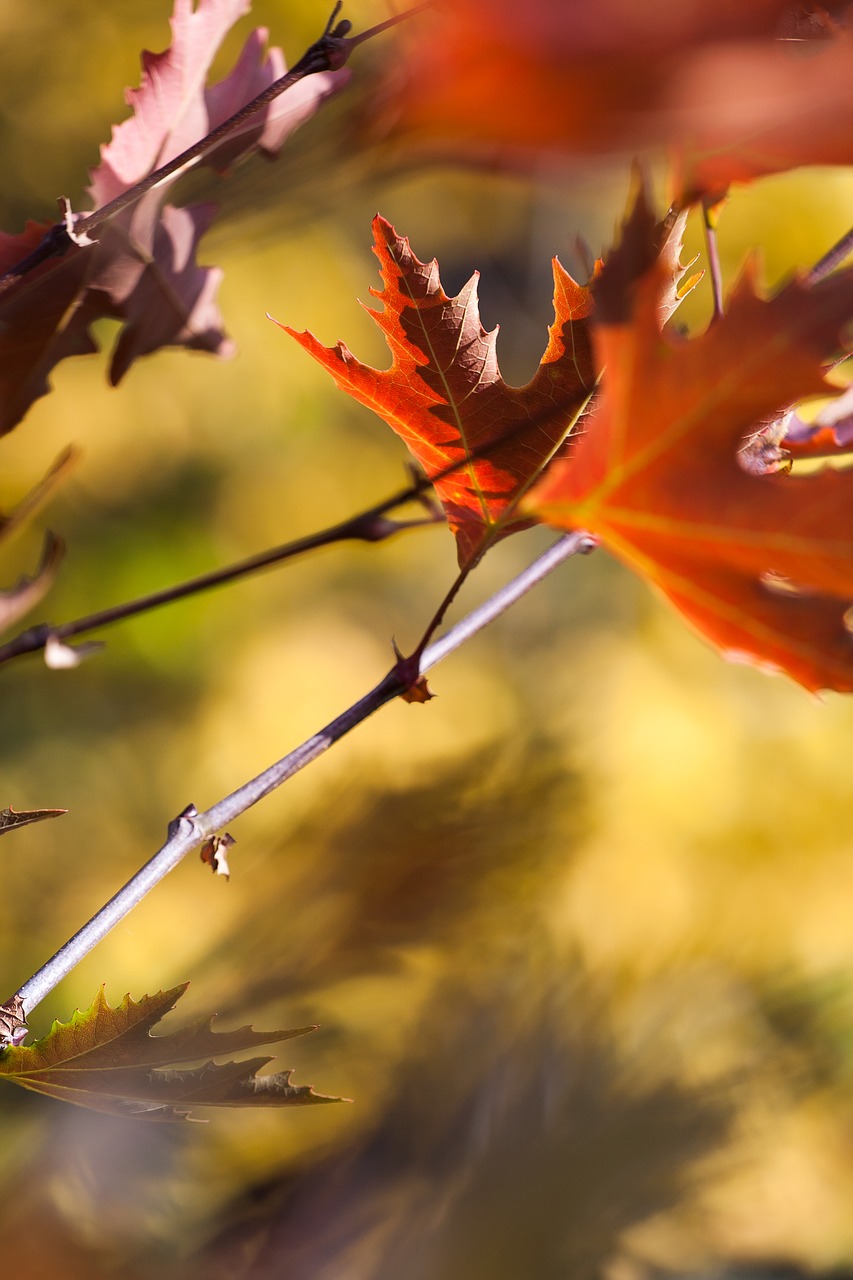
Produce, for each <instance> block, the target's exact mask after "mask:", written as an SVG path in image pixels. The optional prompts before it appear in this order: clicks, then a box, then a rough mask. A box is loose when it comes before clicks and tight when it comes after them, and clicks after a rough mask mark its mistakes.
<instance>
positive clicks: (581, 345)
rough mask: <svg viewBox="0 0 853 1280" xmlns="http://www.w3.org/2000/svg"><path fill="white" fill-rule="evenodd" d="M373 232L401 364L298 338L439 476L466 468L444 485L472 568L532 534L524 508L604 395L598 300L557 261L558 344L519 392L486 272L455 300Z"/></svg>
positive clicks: (428, 270) (396, 245) (389, 232)
mask: <svg viewBox="0 0 853 1280" xmlns="http://www.w3.org/2000/svg"><path fill="white" fill-rule="evenodd" d="M373 229H374V236H375V245H374V253H375V254H376V256H377V257H378V258H379V261H380V263H381V264H382V279H383V282H384V289H382V290H381V291H379V290H375V289H372V290H371V293H372V294H373V296H374V297H375V298H378V299H379V301H380V302H381V303H382V304H383V307H384V310H382V311H379V310H374V309H372V308H368V314H369V315H370V316H372V318H373V319H374V320H375V322H376V324H377V325H378V326H379V328H380V329H381V330H382V332H383V333H384V335H385V338H386V341H387V343H388V346H389V348H390V350H391V353H392V356H393V360H392V364H391V367H390V368H389V369H387V370H378V369H372V368H370V367H369V366H368V365H364V364H362V363H361V362H360V361H359V360H357V359H356V358H355V356H353V355H352V353H351V352H350V351H349V350H348V348H347V347H346V346H344V344H343V343H342V342H340V343H338V345H337V346H336V347H324V346H322V345H321V343H319V342H318V341H317V339H316V338H315V337H314V336H313V335H312V334H310V333H297V332H295V331H294V330H293V329H290V328H288V329H286V332H288V333H290V334H292V336H293V337H294V338H296V341H297V342H298V343H299V344H300V345H301V346H302V347H304V348H305V350H306V351H309V352H310V353H311V355H313V356H314V358H315V359H316V360H318V361H319V362H320V364H322V365H323V367H324V368H325V369H328V370H329V372H330V373H331V375H332V377H333V378H334V379H335V381H336V383H337V384H338V386H339V387H341V388H342V389H343V390H345V391H347V392H349V394H350V395H352V396H354V397H355V399H356V400H359V401H361V403H362V404H366V405H367V406H368V407H369V408H371V409H373V410H374V411H375V412H376V413H378V414H379V415H380V417H382V418H384V419H385V421H386V422H387V423H388V425H389V426H390V427H392V428H393V430H394V431H396V433H397V434H398V435H399V436H400V437H401V439H402V440H403V441H404V442H405V444H406V446H407V447H408V449H409V450H410V452H411V453H412V454H413V456H414V457H415V459H416V460H417V461H418V463H420V465H421V466H422V467H423V469H424V471H425V472H426V474H427V475H428V476H431V477H433V476H436V475H439V474H440V473H441V472H443V471H445V470H447V468H448V467H452V466H454V464H456V465H458V470H454V471H453V472H452V474H450V475H447V476H445V477H444V478H443V479H438V480H436V482H435V489H436V492H437V494H438V497H439V499H440V501H441V503H442V506H443V507H444V510H445V512H446V513H447V519H448V523H449V525H450V527H451V529H452V531H453V532H454V534H455V535H456V541H457V548H458V554H459V562H460V564H461V565H463V566H465V565H468V564H470V563H471V562H472V561H473V560H475V559H476V558H477V556H478V554H480V552H481V551H482V549H483V547H484V545H486V543H487V542H488V541H489V540H491V539H493V538H494V537H496V536H501V537H502V536H504V535H505V534H507V533H511V532H514V531H515V530H517V529H521V528H525V527H527V525H528V524H529V521H525V520H519V519H517V518H514V517H513V507H514V504H515V503H516V501H517V499H518V497H519V495H520V493H522V492H523V490H524V489H525V488H526V487H527V486H528V485H529V484H530V483H531V481H532V480H533V478H534V477H535V476H536V475H538V473H539V471H540V470H541V469H542V467H544V466H545V464H546V463H547V462H548V461H549V460H550V459H551V457H552V456H553V454H554V452H555V450H557V449H558V448H559V446H560V445H561V443H562V441H563V440H564V437H565V436H566V434H567V432H568V431H569V430H570V429H571V428H572V426H573V424H574V422H575V420H576V419H577V416H578V415H579V413H580V412H581V411H582V410H583V408H584V406H585V405H586V404H587V402H588V400H589V398H590V396H591V394H592V392H593V389H594V386H595V377H594V373H593V368H592V362H591V355H590V344H589V336H588V331H587V325H586V317H587V316H588V315H589V312H590V310H591V306H592V301H591V295H590V292H589V290H588V289H585V288H582V287H581V286H580V285H578V284H576V283H575V281H574V280H573V279H572V278H571V276H570V275H568V273H567V272H566V271H564V270H563V268H562V267H561V266H560V264H559V262H558V261H557V260H556V259H555V260H554V312H555V319H554V322H553V324H552V325H551V328H550V330H549V341H548V347H547V349H546V351H545V354H544V356H543V357H542V362H541V364H540V366H539V369H538V370H537V372H536V374H535V375H534V377H533V379H532V380H531V381H530V382H529V383H528V384H527V385H526V386H524V387H510V386H507V384H506V383H505V382H504V381H503V379H502V377H501V375H500V370H499V369H498V362H497V354H496V349H495V345H496V339H497V330H496V329H495V330H493V331H492V332H491V333H486V331H485V330H484V329H483V327H482V325H481V323H480V316H479V311H478V306H477V276H476V275H475V276H473V277H472V278H471V280H469V281H468V283H467V284H466V285H465V287H464V288H463V289H462V291H461V292H460V293H459V294H458V296H457V297H455V298H448V296H447V294H446V293H445V292H444V290H443V289H442V287H441V281H440V279H439V274H438V264H437V263H436V262H435V260H433V261H432V262H430V263H423V262H420V261H419V259H418V258H416V257H415V255H414V253H413V252H412V250H411V247H410V245H409V242H408V240H406V239H403V238H402V237H401V236H398V235H397V233H396V231H395V230H394V228H393V227H392V226H391V225H390V223H388V222H386V221H385V219H384V218H379V217H377V218H376V219H374V223H373ZM281 327H282V328H285V326H283V325H282V326H281Z"/></svg>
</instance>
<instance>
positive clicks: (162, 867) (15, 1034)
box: [0, 532, 596, 1047]
mask: <svg viewBox="0 0 853 1280" xmlns="http://www.w3.org/2000/svg"><path fill="white" fill-rule="evenodd" d="M595 545H596V544H595V540H594V538H592V537H591V536H590V535H589V534H587V533H583V532H576V533H571V534H566V535H565V536H564V537H562V538H560V539H559V540H558V541H557V542H555V543H553V544H552V546H551V547H549V548H548V550H547V551H545V552H544V553H543V554H542V555H541V556H539V557H538V558H537V559H536V560H534V561H533V563H532V564H530V565H529V566H528V567H527V568H526V569H525V570H523V571H522V572H521V573H520V574H518V576H517V577H515V578H513V579H512V581H510V582H509V583H507V584H506V586H504V587H502V588H501V590H500V591H498V592H496V593H495V595H493V596H491V597H490V598H489V599H488V600H487V601H485V603H484V604H482V605H480V606H479V608H477V609H474V610H473V611H472V612H471V613H469V614H468V615H467V616H466V617H465V618H463V619H462V621H461V622H458V623H457V624H456V626H454V627H452V628H451V629H450V630H449V631H448V632H447V634H446V635H444V636H442V637H441V638H440V639H438V640H436V641H435V642H434V643H433V644H431V645H430V646H429V647H428V648H427V649H425V650H424V652H423V653H422V654H421V656H420V662H419V665H418V671H417V672H416V673H414V676H413V674H412V672H411V670H410V665H409V664H408V659H405V658H403V659H401V660H400V661H399V662H397V663H396V664H395V665H394V666H393V667H392V668H391V670H390V671H389V672H388V673H387V674H386V675H385V676H384V677H383V679H382V680H380V681H379V683H378V684H377V685H376V686H375V687H374V688H373V689H371V690H370V691H369V692H368V693H366V694H365V695H364V697H363V698H360V699H359V700H358V701H357V702H356V703H354V704H353V705H352V706H351V707H349V708H348V709H347V710H346V711H344V712H343V713H342V714H341V715H339V716H338V717H337V718H336V719H334V720H333V721H332V722H331V723H330V724H328V725H326V726H325V728H323V729H321V730H320V731H319V732H318V733H315V734H314V735H313V736H312V737H310V738H308V739H307V740H306V741H305V742H303V743H302V744H301V745H300V746H298V747H296V748H295V749H294V750H293V751H290V752H288V753H287V755H285V756H282V758H281V759H280V760H277V761H276V762H275V764H272V765H270V767H269V768H268V769H265V770H264V771H263V772H262V773H260V774H258V775H257V776H256V777H254V778H250V779H249V781H248V782H245V783H244V784H243V785H242V786H241V787H238V788H237V790H236V791H233V792H231V794H230V795H228V796H225V797H224V798H223V799H222V800H220V801H218V802H217V803H216V804H214V805H213V806H212V807H211V808H209V809H207V810H206V811H205V812H204V813H199V812H198V810H197V809H196V807H195V806H194V805H188V806H187V808H186V809H185V810H184V811H183V813H181V814H179V815H178V817H177V818H175V819H174V820H173V821H172V822H171V823H170V824H169V831H168V838H167V840H166V843H165V844H164V845H163V846H162V847H161V848H160V849H158V851H157V852H156V853H155V854H154V856H153V857H152V858H151V859H150V860H149V861H148V862H147V863H146V864H145V866H144V867H142V868H141V870H139V871H138V872H137V873H136V875H135V876H133V877H132V879H130V880H129V881H128V882H127V884H126V885H124V887H123V888H121V889H120V890H119V891H118V893H116V894H115V895H114V897H112V898H111V899H110V900H109V902H107V903H106V905H105V906H103V907H102V908H101V910H100V911H98V912H97V913H96V915H94V916H93V917H92V919H91V920H90V921H89V922H88V924H85V925H84V926H83V928H82V929H80V930H79V931H78V932H77V933H76V934H75V935H74V937H73V938H71V939H69V941H68V942H66V943H65V945H64V946H63V947H61V948H60V949H59V951H57V953H56V955H54V956H53V957H52V958H51V959H50V960H48V962H47V963H46V964H45V965H43V966H42V968H41V969H39V970H38V971H37V972H36V973H34V974H33V975H32V977H31V978H29V979H28V980H27V981H26V982H25V983H24V984H23V986H22V987H20V988H19V990H18V991H17V992H16V993H15V995H14V996H12V997H10V999H9V1000H7V1001H6V1003H5V1004H4V1005H0V1047H2V1046H3V1045H8V1044H11V1043H18V1042H20V1041H21V1040H22V1039H23V1038H24V1037H25V1036H26V1027H25V1025H24V1023H25V1019H26V1017H27V1016H28V1014H29V1013H31V1012H32V1010H33V1009H34V1008H35V1007H36V1005H38V1004H39V1003H40V1002H41V1001H42V1000H43V999H44V998H45V996H46V995H48V994H49V992H51V991H52V990H53V988H54V987H55V986H56V985H57V984H58V983H59V982H61V981H62V979H63V978H65V977H66V976H67V975H68V974H69V973H71V971H72V970H73V969H74V968H75V967H76V965H77V964H79V962H80V961H81V960H82V959H83V957H84V956H85V955H87V954H88V953H89V952H90V951H91V950H92V948H93V947H95V946H96V945H97V943H99V942H100V941H101V940H102V939H103V938H105V937H106V935H107V934H108V933H109V932H110V930H111V929H113V928H114V927H115V925H117V924H118V923H119V921H120V920H122V919H124V917H125V916H126V915H127V914H128V913H129V912H130V911H132V910H133V908H134V907H135V906H137V905H138V903H140V902H141V901H142V899H143V898H144V897H145V896H146V895H147V894H148V893H150V892H151V890H152V889H153V888H154V886H155V885H157V884H159V882H160V881H161V880H162V879H163V878H164V877H165V876H166V875H168V873H169V872H170V871H172V870H173V869H174V868H175V867H176V866H177V865H178V863H179V862H181V861H182V859H183V858H185V857H186V855H187V854H188V853H191V852H192V850H193V849H197V848H199V847H200V846H201V845H203V844H205V843H206V842H207V841H208V840H210V839H211V837H213V836H214V835H215V834H216V833H217V832H218V831H220V830H221V829H222V828H223V827H224V826H225V825H226V824H227V823H230V822H233V821H234V819H235V818H237V817H239V816H240V814H243V813H245V812H246V810H247V809H250V808H251V807H252V806H253V805H255V804H257V803H258V801H259V800H262V799H263V798H264V797H265V796H268V795H270V794H271V792H273V791H275V790H277V789H278V788H279V787H280V786H281V785H282V784H283V783H285V782H287V780H288V779H289V778H292V777H293V776H294V774H296V773H298V772H299V771H300V770H301V769H304V768H305V766H306V765H308V764H311V762H312V761H314V760H316V759H317V758H318V757H319V756H321V755H323V753H324V752H326V751H328V749H329V747H331V746H332V745H333V744H334V743H335V742H338V741H339V740H340V739H341V738H343V737H344V736H345V735H346V734H347V733H349V732H350V730H352V729H354V728H355V727H356V726H357V725H359V724H361V723H362V721H364V720H366V719H367V718H368V717H369V716H371V715H372V714H373V713H374V711H377V710H378V709H379V708H380V707H382V706H384V705H385V703H386V702H390V701H391V700H392V699H393V698H396V697H398V696H399V695H400V694H401V693H405V692H406V690H407V689H408V688H410V687H411V686H412V684H413V683H414V681H415V679H416V678H417V677H418V676H420V675H423V674H425V673H426V672H427V671H429V670H430V669H431V668H432V667H434V666H436V665H437V664H438V663H439V662H441V661H442V660H443V659H444V658H446V657H448V655H449V654H451V653H453V652H454V651H455V650H456V649H458V648H459V647H460V646H461V645H463V644H465V643H466V641H468V640H470V639H471V638H472V637H473V636H475V635H476V634H477V633H478V632H479V631H481V630H483V628H484V627H486V626H488V624H489V623H490V622H492V621H494V619H495V618H497V617H499V616H500V615H501V614H503V613H504V612H505V611H506V610H507V609H509V608H510V607H511V606H512V605H513V604H515V603H516V601H518V600H519V599H521V597H522V596H523V595H525V594H526V593H527V592H528V591H530V590H531V589H532V588H533V587H534V586H536V585H537V583H539V582H541V581H542V580H543V579H544V578H545V577H547V575H548V574H549V573H551V572H552V571H553V570H554V569H556V568H557V566H558V565H560V564H562V563H563V562H564V561H565V560H568V559H569V558H570V557H571V556H575V555H578V554H585V553H587V552H589V551H591V550H592V549H593V548H594V547H595ZM4 1011H5V1013H4ZM15 1017H17V1019H18V1022H17V1024H16V1023H15ZM16 1027H17V1029H16Z"/></svg>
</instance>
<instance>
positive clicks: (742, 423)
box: [524, 199, 853, 690]
mask: <svg viewBox="0 0 853 1280" xmlns="http://www.w3.org/2000/svg"><path fill="white" fill-rule="evenodd" d="M656 234H657V232H656V228H655V225H654V220H653V218H652V216H651V214H650V213H649V210H648V208H647V207H646V205H645V203H644V202H643V200H642V199H641V200H639V201H638V203H637V205H636V208H635V210H634V213H633V215H632V217H631V219H630V220H629V224H628V226H627V228H626V232H625V241H624V242H625V243H634V244H637V245H640V244H642V242H643V241H645V242H646V244H647V246H648V245H649V244H651V243H653V242H654V239H655V236H656ZM647 260H648V253H646V254H645V255H643V254H641V253H640V252H639V250H638V251H637V254H636V255H635V258H634V265H635V267H636V268H637V270H636V271H635V275H634V277H633V278H632V276H631V272H630V266H631V261H630V258H629V257H628V256H626V255H625V254H624V253H622V254H620V253H619V251H618V250H617V253H616V255H615V257H614V260H613V262H615V263H616V265H617V268H618V269H617V270H616V273H615V278H614V267H613V263H608V264H606V265H605V267H604V270H603V271H602V274H601V280H600V287H597V288H596V297H597V300H598V311H597V313H596V324H595V349H596V353H597V357H598V359H599V360H600V362H601V364H602V366H603V367H604V370H605V372H604V379H603V390H602V393H601V398H600V400H599V402H598V407H597V410H596V412H595V413H594V415H592V416H591V417H590V418H589V419H588V420H587V422H586V424H585V425H586V430H585V432H584V434H583V435H582V436H581V437H580V438H579V439H578V441H577V444H576V448H575V450H574V453H573V455H572V457H571V459H570V460H569V461H567V462H565V463H563V462H560V463H558V464H556V465H555V466H554V467H553V468H552V469H551V471H550V472H549V473H548V475H547V476H546V477H545V478H544V480H543V481H542V483H541V484H540V485H539V486H537V488H536V489H535V490H534V491H533V492H532V493H531V494H530V495H529V497H528V499H527V500H526V502H525V504H524V507H525V510H527V512H528V513H533V512H536V513H537V514H538V515H539V517H540V518H541V519H542V520H543V521H546V522H547V523H549V524H552V525H555V526H557V527H559V528H583V529H588V530H590V531H591V532H592V533H594V534H596V535H597V536H598V537H599V538H600V540H601V542H602V543H603V544H604V545H605V546H606V547H608V548H609V549H610V550H611V551H612V552H613V553H614V554H615V555H616V556H618V557H619V559H621V560H622V561H623V562H624V563H625V564H627V565H629V566H630V567H631V568H633V569H635V570H636V571H637V572H639V573H640V574H641V575H642V576H643V577H645V578H646V579H647V580H649V581H650V582H652V583H654V584H655V585H656V586H657V587H659V588H660V589H661V590H662V591H663V592H664V594H665V595H666V596H667V597H668V598H669V599H670V600H671V601H672V603H673V604H674V605H675V606H676V608H677V609H679V611H680V612H681V613H682V614H683V615H684V617H685V618H686V619H687V620H688V621H689V622H690V623H692V625H693V626H694V627H695V628H696V629H697V630H698V631H700V632H701V633H702V634H703V635H704V636H705V637H706V638H707V639H709V640H710V641H711V642H712V644H714V645H715V646H716V647H717V648H719V649H720V650H722V651H723V653H724V654H725V655H726V656H728V657H730V658H736V659H744V660H748V661H752V662H756V663H759V664H761V665H764V666H769V667H774V668H778V669H781V670H782V671H785V672H787V673H788V674H789V675H790V676H792V677H793V678H794V679H795V680H797V681H799V682H800V683H801V684H802V685H804V686H805V687H806V688H808V689H820V688H830V689H838V690H850V689H853V636H851V632H850V629H849V627H848V625H847V613H848V610H849V609H850V607H851V603H853V521H852V520H851V511H853V472H849V471H848V472H844V471H838V470H824V471H821V472H819V473H818V474H805V475H798V474H792V475H787V474H784V473H781V472H778V473H776V474H755V473H750V471H749V470H748V469H747V468H746V466H745V465H743V456H742V454H741V452H740V451H741V449H742V447H743V445H744V444H745V442H746V441H747V440H748V439H749V438H750V437H751V436H753V435H754V434H755V433H756V432H758V431H759V430H760V429H761V426H762V423H764V422H766V421H772V420H775V419H776V418H777V417H778V415H779V413H780V411H781V410H782V409H783V408H785V407H787V406H790V405H791V404H792V403H793V402H794V401H797V400H800V399H802V398H805V397H809V396H815V395H819V394H824V395H826V394H829V391H828V386H827V383H826V380H825V377H824V372H823V371H824V367H825V366H826V364H827V363H828V362H829V361H830V359H831V358H832V357H833V356H834V355H835V354H836V353H837V351H838V349H839V347H840V334H841V331H842V329H843V327H844V326H845V325H846V324H848V323H849V321H850V320H851V318H853V272H851V271H846V272H841V273H839V274H837V275H836V276H833V277H832V278H830V279H828V280H826V281H824V282H822V283H820V284H817V285H814V286H813V287H806V286H805V285H803V284H801V283H798V282H796V281H794V282H792V283H790V284H788V285H787V286H786V287H785V288H783V289H782V290H781V291H780V292H779V293H777V294H776V295H775V296H774V297H771V298H763V297H760V296H759V295H758V294H757V292H756V285H755V280H754V276H755V272H754V270H752V269H749V270H747V271H746V272H745V273H744V275H743V276H742V278H741V279H740V281H739V283H738V284H737V286H736V287H735V289H734V292H733V294H732V296H731V298H730V300H729V302H728V306H727V309H726V312H725V314H724V315H723V316H722V317H721V318H720V319H718V320H717V321H715V322H714V323H712V324H711V325H710V326H709V328H708V329H707V331H706V332H705V333H704V334H702V335H701V336H700V337H697V338H693V339H691V340H687V339H683V338H679V337H676V336H674V335H673V334H672V333H668V332H664V331H663V325H662V318H661V314H660V303H661V300H662V298H663V297H665V296H668V295H669V294H670V293H671V289H672V264H671V262H666V263H664V262H663V261H662V260H658V261H657V262H655V263H654V264H653V265H652V266H651V268H647V266H646V261H647Z"/></svg>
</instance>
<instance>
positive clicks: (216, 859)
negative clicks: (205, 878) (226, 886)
mask: <svg viewBox="0 0 853 1280" xmlns="http://www.w3.org/2000/svg"><path fill="white" fill-rule="evenodd" d="M233 844H236V841H235V839H234V837H233V836H232V835H229V834H228V832H227V831H226V832H225V833H224V834H223V835H221V836H212V837H211V839H210V840H208V841H207V843H206V844H204V845H202V847H201V851H200V853H199V857H200V858H201V860H202V862H203V863H204V864H205V866H208V867H210V869H211V871H212V872H213V874H214V875H215V876H224V877H225V879H226V880H230V879H231V868H230V867H229V866H228V858H227V856H226V855H227V852H228V850H229V849H230V848H231V846H232V845H233Z"/></svg>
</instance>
